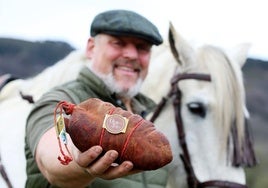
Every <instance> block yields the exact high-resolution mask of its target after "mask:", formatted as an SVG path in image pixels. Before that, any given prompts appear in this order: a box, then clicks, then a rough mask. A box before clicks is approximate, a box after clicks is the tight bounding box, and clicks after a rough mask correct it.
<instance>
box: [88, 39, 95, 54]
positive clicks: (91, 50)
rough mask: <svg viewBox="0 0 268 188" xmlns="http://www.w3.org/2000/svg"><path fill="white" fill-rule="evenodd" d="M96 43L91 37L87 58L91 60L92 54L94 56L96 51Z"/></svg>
mask: <svg viewBox="0 0 268 188" xmlns="http://www.w3.org/2000/svg"><path fill="white" fill-rule="evenodd" d="M94 46H95V43H94V38H93V37H90V38H89V39H88V40H87V48H86V49H87V51H86V56H87V58H89V59H91V57H92V54H93V49H94Z"/></svg>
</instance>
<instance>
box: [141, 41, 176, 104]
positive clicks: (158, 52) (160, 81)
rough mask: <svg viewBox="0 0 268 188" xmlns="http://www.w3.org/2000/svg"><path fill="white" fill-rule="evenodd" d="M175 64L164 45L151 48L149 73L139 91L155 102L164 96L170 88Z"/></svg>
mask: <svg viewBox="0 0 268 188" xmlns="http://www.w3.org/2000/svg"><path fill="white" fill-rule="evenodd" d="M176 66H177V64H176V63H175V62H174V58H173V57H172V54H171V52H170V50H169V48H168V47H167V46H165V45H162V46H160V47H158V48H157V49H156V48H154V49H153V53H152V57H151V64H150V68H149V73H148V75H147V78H146V79H145V81H144V84H143V87H142V90H141V92H142V93H144V94H146V95H147V96H149V97H150V98H151V99H153V100H154V101H155V102H159V101H160V100H161V98H162V97H164V96H166V94H167V92H168V90H169V89H170V84H169V83H170V80H171V77H172V76H173V74H174V71H175V70H176Z"/></svg>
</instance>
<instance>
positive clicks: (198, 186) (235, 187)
mask: <svg viewBox="0 0 268 188" xmlns="http://www.w3.org/2000/svg"><path fill="white" fill-rule="evenodd" d="M185 79H196V80H202V81H208V82H210V81H211V77H210V75H208V74H197V73H190V74H186V73H185V74H176V75H174V76H173V78H172V79H171V88H170V91H169V92H168V94H167V96H166V97H163V98H162V100H161V101H160V102H159V104H158V105H157V108H156V110H155V112H154V114H153V116H152V117H151V119H150V121H152V122H154V121H155V120H156V118H157V117H158V116H159V114H160V113H161V111H162V110H163V108H164V107H165V105H166V102H167V101H168V100H169V99H170V98H172V100H173V101H172V102H173V107H174V113H175V121H176V125H177V132H178V140H179V144H180V146H181V149H182V153H181V154H180V157H181V159H182V161H183V165H184V169H185V171H186V174H187V183H188V187H189V188H205V187H215V186H216V187H219V188H247V186H246V185H242V184H239V183H235V182H229V181H222V180H211V181H206V182H200V181H199V180H198V178H197V177H196V175H195V172H194V169H193V166H192V163H191V158H190V155H189V150H188V146H187V143H186V140H185V136H186V135H185V131H184V126H183V123H182V118H181V113H180V111H181V96H182V95H181V91H180V89H179V88H178V82H179V81H181V80H185Z"/></svg>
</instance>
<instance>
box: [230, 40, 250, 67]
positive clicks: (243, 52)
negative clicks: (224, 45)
mask: <svg viewBox="0 0 268 188" xmlns="http://www.w3.org/2000/svg"><path fill="white" fill-rule="evenodd" d="M250 47H251V44H250V43H242V44H239V45H237V46H235V47H234V48H233V49H232V50H231V51H230V52H229V53H230V56H231V57H232V58H233V60H234V61H235V62H237V63H238V64H239V65H240V67H243V66H244V64H245V63H246V60H247V56H248V51H249V49H250Z"/></svg>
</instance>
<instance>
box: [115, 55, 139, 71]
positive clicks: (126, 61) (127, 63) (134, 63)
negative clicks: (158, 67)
mask: <svg viewBox="0 0 268 188" xmlns="http://www.w3.org/2000/svg"><path fill="white" fill-rule="evenodd" d="M113 65H114V66H115V67H117V66H126V67H130V68H133V69H134V70H135V71H140V70H141V66H140V64H139V62H138V61H137V60H129V59H122V58H121V59H117V60H115V61H114V62H113Z"/></svg>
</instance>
